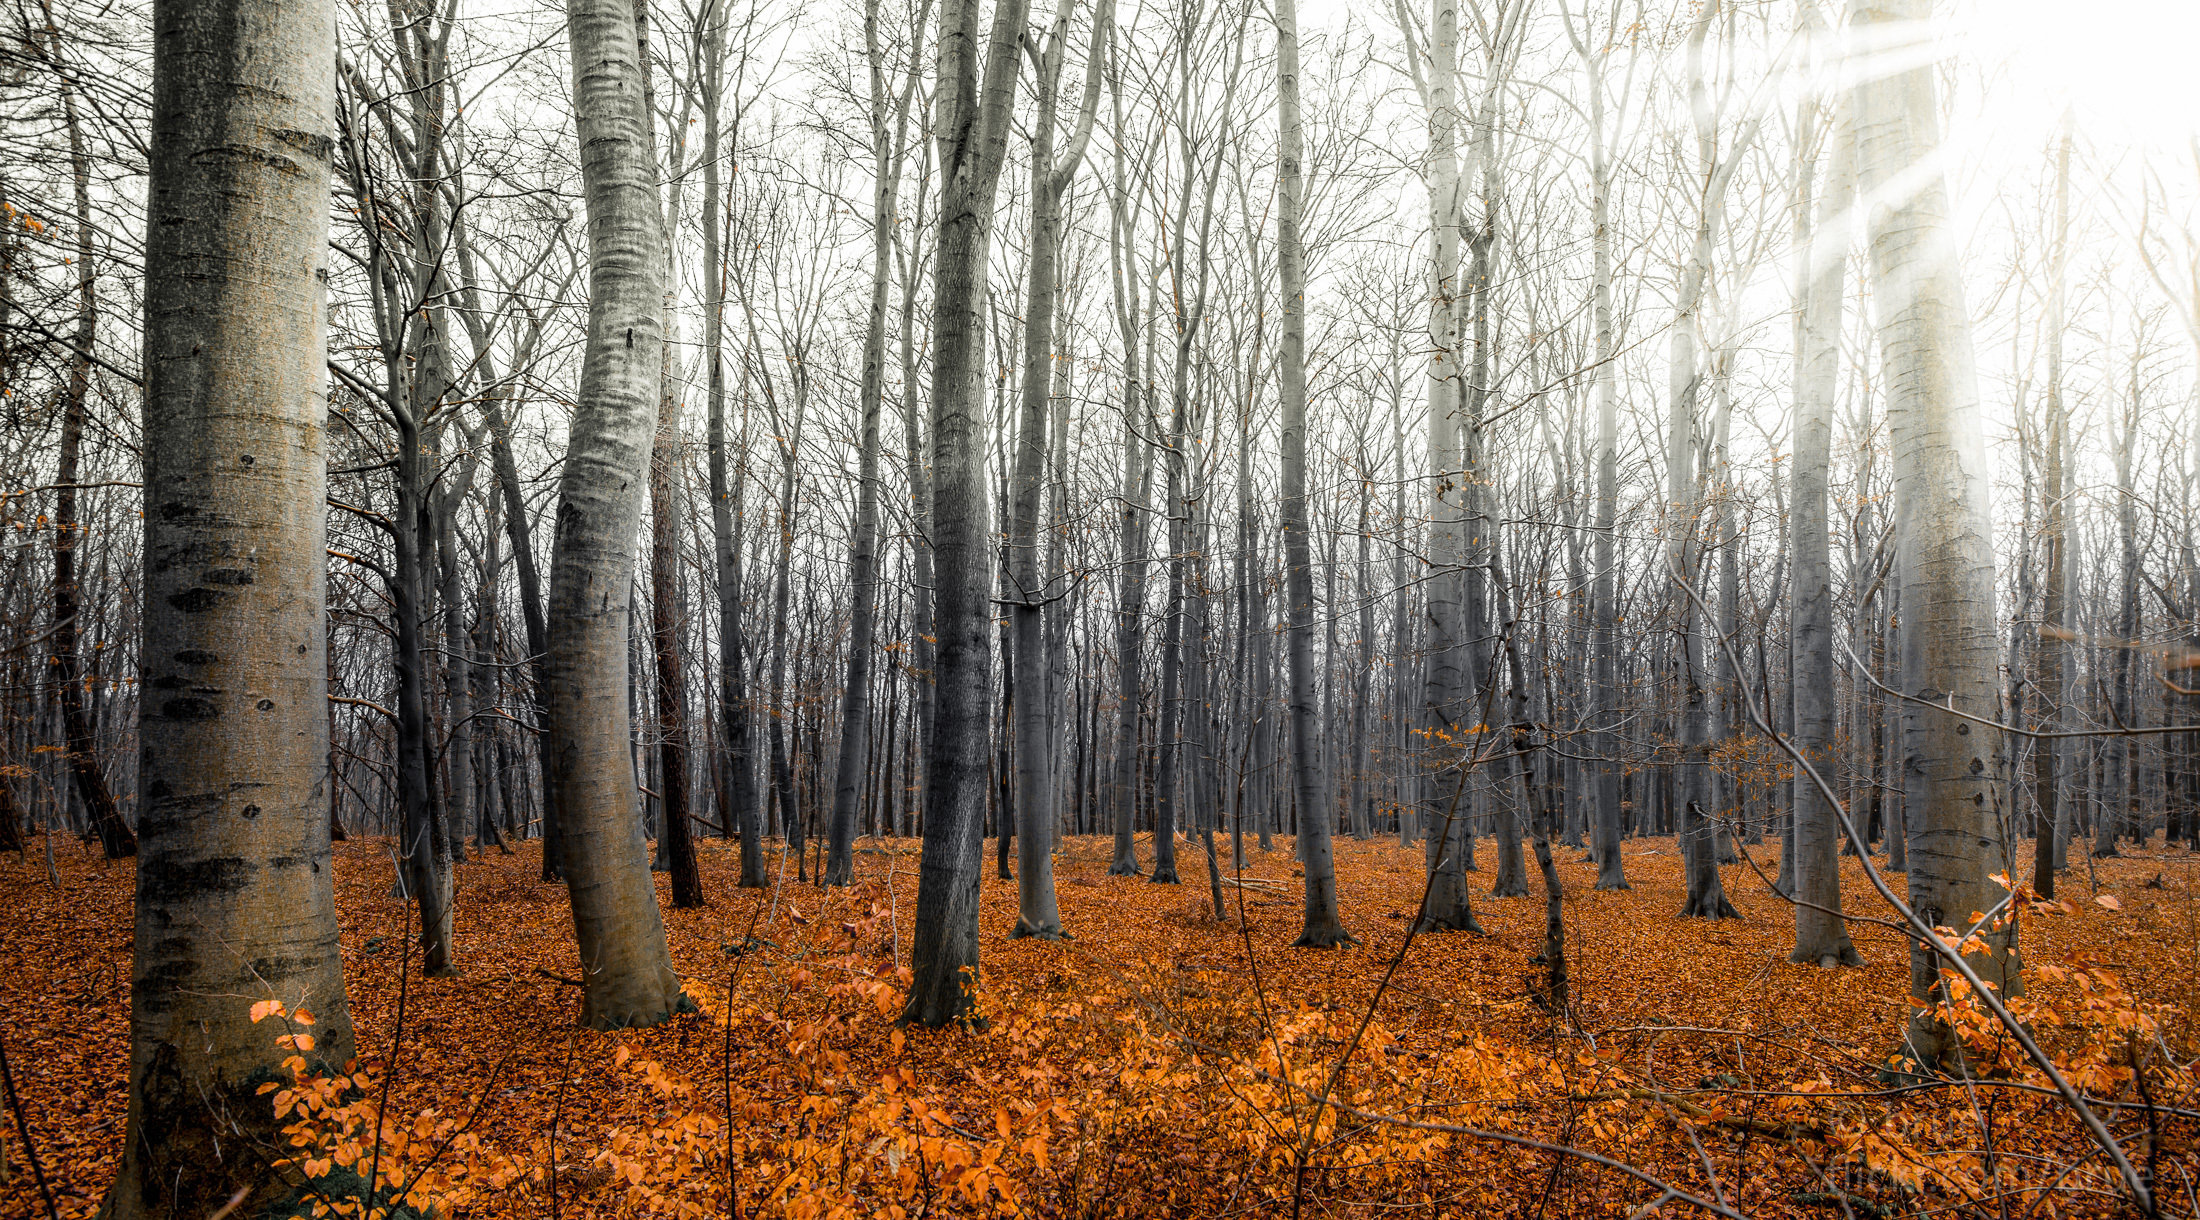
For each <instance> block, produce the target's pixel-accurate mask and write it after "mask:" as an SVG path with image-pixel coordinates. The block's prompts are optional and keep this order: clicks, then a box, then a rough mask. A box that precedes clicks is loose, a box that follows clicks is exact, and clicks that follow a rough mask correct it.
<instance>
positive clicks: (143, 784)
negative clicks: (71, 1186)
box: [101, 0, 352, 1220]
mask: <svg viewBox="0 0 2200 1220" xmlns="http://www.w3.org/2000/svg"><path fill="white" fill-rule="evenodd" d="M153 23H154V41H153V47H154V52H153V54H154V91H153V98H152V116H153V127H152V142H151V146H150V151H151V163H150V170H151V183H150V190H149V192H148V199H149V203H148V208H147V212H148V223H147V226H146V232H147V246H146V255H145V286H146V302H145V375H146V382H145V420H144V428H145V431H144V453H145V479H144V484H145V514H144V516H145V578H144V580H145V583H144V588H145V610H144V614H145V646H144V652H143V654H142V664H143V681H144V685H143V689H144V692H145V695H146V698H145V699H144V702H143V703H142V704H141V705H140V710H139V720H138V740H139V771H138V774H139V777H140V779H139V794H138V808H139V820H138V835H139V859H138V871H137V917H136V936H135V939H134V942H133V948H132V967H131V988H130V1114H129V1125H128V1127H127V1129H126V1133H125V1135H124V1138H123V1153H122V1165H121V1168H120V1169H119V1170H118V1171H117V1173H116V1176H115V1181H114V1184H113V1186H112V1187H110V1188H109V1190H108V1192H107V1197H106V1200H105V1202H104V1203H103V1204H102V1206H101V1214H102V1215H104V1216H109V1217H114V1218H115V1220H135V1218H137V1217H158V1218H163V1220H165V1218H168V1217H175V1218H177V1220H198V1218H199V1217H204V1216H207V1215H210V1214H212V1213H214V1212H215V1211H217V1210H218V1209H220V1208H222V1207H223V1206H224V1205H225V1204H230V1203H231V1196H232V1195H234V1194H235V1193H236V1192H238V1191H240V1190H242V1191H244V1192H245V1196H244V1197H245V1202H244V1204H243V1206H244V1207H245V1209H246V1212H247V1214H251V1215H259V1214H262V1213H263V1212H264V1211H273V1210H275V1209H278V1208H281V1207H283V1206H284V1205H285V1204H286V1203H287V1202H291V1201H294V1200H295V1199H296V1197H297V1196H296V1195H295V1194H294V1192H293V1189H292V1187H293V1185H294V1182H293V1181H292V1180H290V1179H288V1178H287V1175H284V1174H281V1173H278V1172H276V1171H275V1169H274V1167H273V1166H272V1165H271V1164H270V1163H269V1162H270V1161H271V1160H272V1159H273V1158H276V1157H280V1156H282V1155H284V1152H285V1151H287V1143H288V1141H287V1140H286V1139H284V1137H283V1136H282V1135H281V1134H280V1132H279V1131H278V1130H277V1127H278V1122H277V1120H276V1118H275V1115H274V1111H273V1110H272V1108H271V1107H270V1106H269V1105H268V1102H267V1099H266V1098H265V1097H263V1096H261V1095H260V1094H259V1091H258V1090H259V1086H260V1084H261V1082H263V1081H265V1080H268V1079H271V1078H278V1077H279V1076H280V1075H282V1074H283V1069H282V1067H281V1064H282V1062H283V1060H284V1059H285V1058H286V1057H288V1056H289V1055H291V1054H292V1053H293V1052H292V1051H291V1050H289V1049H287V1048H285V1047H282V1046H279V1045H277V1044H276V1041H275V1036H276V1032H277V1031H276V1030H274V1029H272V1028H270V1027H268V1026H262V1025H256V1024H255V1023H254V1022H253V1007H254V1004H255V1002H264V1001H269V1000H273V1001H280V1002H281V1003H283V1004H284V1005H286V1006H287V1008H288V1010H290V1011H292V1012H295V1011H296V1010H297V1009H305V1010H306V1011H308V1012H310V1013H311V1014H312V1021H313V1024H312V1026H311V1028H310V1031H308V1030H305V1029H298V1030H296V1032H300V1033H304V1032H310V1033H311V1035H312V1038H313V1042H312V1045H311V1049H310V1050H309V1051H307V1052H306V1053H308V1054H309V1055H311V1056H313V1058H314V1059H315V1060H317V1061H325V1062H327V1063H333V1064H342V1063H344V1062H345V1061H346V1060H348V1059H349V1058H350V1057H351V1052H352V1030H351V1016H350V1011H349V1009H348V1008H347V1006H346V1003H345V996H344V979H343V969H342V957H341V955H340V953H339V950H338V946H337V937H336V932H337V929H336V900H335V889H334V884H333V882H334V873H333V871H332V869H331V867H330V861H329V815H328V808H329V806H328V789H327V785H328V753H327V740H328V669H327V665H328V656H327V639H328V634H327V631H326V629H325V627H324V625H323V620H322V610H321V606H322V596H323V588H324V582H325V579H326V576H325V573H326V563H327V561H326V557H325V550H326V546H327V542H326V535H327V515H326V511H325V509H324V508H323V501H324V498H325V496H326V491H327V478H328V474H327V464H326V458H325V456H324V450H323V447H322V445H323V441H322V429H323V420H324V419H325V417H326V411H327V404H326V398H325V390H324V380H323V379H324V377H325V373H324V371H323V368H324V362H325V357H324V354H323V353H324V348H323V346H322V319H323V312H322V311H323V308H324V303H323V298H324V291H325V289H324V281H323V276H324V274H325V272H326V269H327V266H328V223H329V173H330V168H331V157H330V153H331V151H332V149H333V147H334V137H335V128H336V106H335V91H334V78H335V71H336V65H335V58H336V40H335V28H336V17H335V13H334V11H333V6H331V5H328V4H326V3H318V2H307V3H285V4H274V3H267V2H265V0H240V3H238V4H235V5H230V6H223V7H208V6H205V5H196V4H182V3H170V2H168V0H163V2H162V3H161V4H159V5H158V6H157V7H156V8H155V10H154V16H153ZM301 1045H302V1044H301Z"/></svg>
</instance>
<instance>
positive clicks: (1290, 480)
mask: <svg viewBox="0 0 2200 1220" xmlns="http://www.w3.org/2000/svg"><path fill="white" fill-rule="evenodd" d="M1275 19H1276V112H1277V123H1278V126H1279V127H1280V128H1281V132H1282V140H1281V146H1280V148H1279V150H1278V154H1279V155H1278V158H1277V171H1276V177H1277V184H1276V194H1277V207H1276V269H1277V271H1278V273H1279V274H1280V277H1281V280H1282V298H1283V343H1282V351H1281V353H1280V356H1281V358H1280V360H1279V361H1278V363H1277V369H1276V372H1277V378H1278V380H1279V381H1280V382H1281V389H1282V397H1283V548H1284V588H1285V596H1286V597H1287V598H1288V599H1289V602H1290V621H1291V628H1290V634H1289V651H1290V663H1291V771H1292V780H1293V786H1294V788H1295V790H1296V793H1297V796H1298V807H1299V836H1300V839H1301V841H1302V842H1303V844H1304V848H1303V850H1302V851H1301V853H1300V854H1301V855H1302V856H1303V857H1304V859H1305V863H1306V924H1305V927H1304V929H1303V930H1301V931H1300V933H1299V938H1298V939H1297V940H1296V941H1293V942H1292V943H1293V944H1294V945H1296V946H1302V947H1307V948H1315V949H1328V948H1334V947H1336V946H1338V945H1347V944H1358V943H1359V941H1358V939H1357V938H1356V937H1354V936H1353V935H1352V934H1351V933H1350V932H1347V931H1346V930H1345V927H1344V921H1343V919H1342V918H1341V917H1340V915H1339V914H1338V910H1337V868H1336V861H1335V858H1334V857H1333V855H1332V854H1331V848H1330V842H1329V817H1328V811H1327V810H1326V809H1325V808H1323V806H1322V804H1321V797H1320V791H1319V788H1320V780H1319V777H1318V775H1317V774H1316V771H1317V768H1318V766H1319V763H1318V760H1317V759H1316V757H1315V753H1316V750H1317V748H1318V747H1317V744H1316V743H1317V741H1318V740H1319V738H1320V728H1319V726H1317V725H1316V724H1315V723H1314V657H1313V652H1314V572H1313V554H1312V548H1311V547H1310V546H1309V542H1310V539H1309V538H1308V537H1307V533H1308V530H1309V527H1310V522H1309V520H1308V515H1307V507H1306V253H1305V249H1304V247H1302V246H1301V245H1300V241H1299V218H1300V213H1301V211H1302V209H1303V207H1304V200H1303V194H1304V190H1305V180H1304V177H1303V173H1302V170H1301V168H1300V167H1301V164H1302V162H1303V160H1304V158H1305V156H1306V136H1305V129H1304V127H1303V126H1302V124H1301V120H1300V118H1299V16H1298V0H1276V5H1275Z"/></svg>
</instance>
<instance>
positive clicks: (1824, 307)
mask: <svg viewBox="0 0 2200 1220" xmlns="http://www.w3.org/2000/svg"><path fill="white" fill-rule="evenodd" d="M1805 106H1806V112H1805V113H1806V121H1807V120H1808V118H1809V117H1810V116H1811V110H1812V108H1811V107H1810V104H1809V103H1806V104H1805ZM1847 134H1848V132H1847V126H1846V124H1843V123H1838V122H1837V123H1835V124H1834V128H1833V132H1832V137H1831V138H1832V143H1833V165H1832V168H1831V170H1830V171H1829V172H1828V174H1827V181H1826V193H1825V197H1824V199H1823V200H1821V201H1820V202H1819V204H1818V224H1817V227H1816V228H1815V229H1814V230H1813V231H1812V232H1811V233H1810V235H1809V236H1810V239H1809V240H1808V241H1804V242H1798V243H1797V251H1798V256H1799V258H1800V260H1801V262H1802V268H1801V270H1800V272H1799V274H1798V275H1797V276H1796V286H1797V288H1798V289H1799V290H1800V295H1801V297H1802V301H1801V305H1802V325H1801V327H1800V342H1799V344H1798V346H1797V350H1796V368H1795V461H1794V465H1795V502H1794V504H1793V506H1792V507H1791V508H1790V512H1791V513H1792V514H1793V515H1792V517H1791V518H1790V529H1791V530H1792V532H1793V534H1794V543H1793V547H1794V552H1795V585H1794V599H1795V600H1794V602H1793V603H1792V605H1791V606H1790V608H1789V612H1788V613H1789V620H1788V622H1789V632H1790V640H1789V649H1790V651H1789V654H1788V679H1789V686H1790V690H1791V694H1792V697H1793V701H1794V702H1793V706H1794V716H1795V727H1794V734H1793V735H1794V741H1795V748H1796V750H1797V751H1798V752H1799V753H1801V754H1802V755H1803V757H1804V758H1806V759H1808V760H1809V761H1810V763H1811V765H1812V766H1814V767H1816V768H1817V769H1818V771H1819V773H1820V774H1822V775H1825V776H1828V777H1831V776H1832V775H1834V774H1835V771H1834V762H1835V758H1834V753H1833V746H1834V719H1835V716H1834V698H1835V694H1834V692H1835V686H1834V665H1833V558H1832V555H1831V554H1830V550H1829V542H1828V536H1827V533H1826V494H1827V492H1826V477H1827V472H1828V470H1830V469H1831V467H1832V464H1833V401H1834V391H1835V386H1836V382H1837V381H1838V379H1839V377H1840V372H1841V303H1842V297H1843V290H1844V288H1845V287H1846V282H1845V278H1844V277H1845V275H1846V272H1847V265H1848V249H1849V221H1848V216H1849V205H1850V202H1851V200H1852V199H1853V196H1854V192H1853V189H1852V187H1853V183H1852V180H1851V177H1850V145H1849V142H1848V140H1847V138H1846V137H1847ZM1803 173H1804V177H1803V179H1802V183H1803V185H1802V187H1801V191H1802V194H1801V198H1800V200H1799V201H1798V210H1799V211H1800V210H1801V209H1803V208H1807V207H1809V206H1810V185H1809V177H1808V174H1809V166H1808V163H1807V162H1806V163H1805V166H1804V170H1803ZM1797 223H1798V224H1800V223H1802V222H1800V221H1798V222H1797ZM1792 819H1793V834H1792V838H1791V840H1790V841H1791V844H1792V848H1793V850H1792V851H1791V852H1789V853H1784V858H1792V859H1794V861H1795V868H1794V890H1793V897H1794V899H1795V949H1794V952H1792V953H1790V954H1789V955H1788V960H1789V961H1794V962H1815V963H1817V964H1819V965H1821V966H1837V965H1838V966H1860V965H1863V959H1862V958H1860V957H1858V956H1857V953H1856V946H1855V944H1854V943H1852V942H1851V941H1850V939H1849V930H1848V925H1847V923H1846V922H1845V921H1844V920H1843V919H1842V918H1841V826H1840V821H1839V818H1838V816H1837V815H1836V813H1835V811H1834V808H1833V806H1832V805H1830V804H1828V803H1827V801H1826V798H1825V796H1824V795H1823V794H1822V793H1820V792H1819V791H1818V786H1817V785H1816V784H1814V783H1811V782H1809V781H1808V780H1807V779H1804V778H1802V777H1800V776H1799V777H1797V782H1796V785H1795V809H1794V813H1793V815H1792ZM1859 850H1860V851H1861V850H1863V848H1862V845H1859Z"/></svg>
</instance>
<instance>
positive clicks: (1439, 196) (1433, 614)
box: [1398, 0, 1481, 932]
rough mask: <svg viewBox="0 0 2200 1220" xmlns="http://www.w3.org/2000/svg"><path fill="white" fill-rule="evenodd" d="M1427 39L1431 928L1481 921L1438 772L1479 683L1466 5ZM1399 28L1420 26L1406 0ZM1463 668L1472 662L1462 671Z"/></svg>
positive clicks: (1461, 750)
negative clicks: (1466, 265)
mask: <svg viewBox="0 0 2200 1220" xmlns="http://www.w3.org/2000/svg"><path fill="white" fill-rule="evenodd" d="M1434 9H1435V12H1434V15H1433V16H1434V19H1433V20H1432V21H1431V23H1430V29H1429V40H1428V73H1427V77H1426V80H1425V82H1424V80H1423V78H1422V74H1421V60H1420V57H1419V56H1415V57H1414V58H1413V59H1412V60H1411V61H1410V62H1411V64H1412V66H1413V69H1414V73H1413V75H1414V83H1415V84H1416V85H1420V86H1421V93H1422V95H1423V104H1424V108H1425V109H1426V110H1427V111H1428V124H1429V140H1428V146H1429V153H1428V157H1429V168H1428V173H1427V184H1428V195H1429V228H1430V241H1431V247H1432V248H1431V252H1430V253H1431V260H1430V261H1431V267H1430V279H1431V282H1432V287H1433V288H1434V291H1433V292H1432V293H1431V294H1430V297H1429V316H1428V338H1429V357H1428V362H1429V364H1428V421H1429V422H1428V428H1429V432H1428V465H1429V478H1430V480H1431V482H1432V486H1431V489H1430V495H1429V526H1428V566H1429V569H1430V571H1429V579H1428V630H1429V645H1428V660H1427V663H1426V665H1425V667H1424V673H1423V681H1422V688H1423V695H1422V724H1421V732H1422V733H1423V734H1425V735H1426V742H1427V753H1428V756H1429V758H1430V760H1431V765H1429V766H1428V767H1426V768H1425V774H1424V775H1423V776H1422V781H1421V799H1420V806H1421V809H1420V812H1421V819H1422V822H1423V824H1424V825H1425V826H1426V827H1427V837H1426V839H1425V840H1424V841H1423V866H1424V867H1425V869H1426V870H1427V873H1428V889H1429V892H1428V897H1427V900H1426V901H1425V902H1424V903H1423V915H1422V920H1421V926H1422V928H1423V929H1424V930H1426V931H1472V932H1479V931H1481V925H1480V924H1478V923H1477V922H1475V918H1474V907H1473V904H1472V902H1471V901H1470V900H1469V898H1468V895H1467V873H1466V865H1467V856H1468V853H1469V852H1470V851H1471V850H1472V849H1471V846H1470V844H1469V842H1468V834H1469V830H1468V826H1469V823H1468V822H1467V821H1466V820H1464V819H1461V818H1459V817H1457V816H1456V802H1451V803H1449V804H1447V803H1446V802H1445V801H1444V790H1445V785H1444V784H1443V783H1442V782H1441V780H1442V775H1443V770H1444V768H1443V767H1442V766H1440V765H1439V764H1441V763H1442V762H1444V761H1445V760H1447V759H1448V760H1449V762H1450V764H1451V768H1452V769H1455V770H1456V769H1459V768H1461V767H1463V766H1464V765H1465V763H1464V759H1465V755H1466V753H1467V750H1466V748H1465V747H1466V743H1467V742H1468V740H1469V734H1470V733H1471V731H1472V730H1473V728H1474V727H1475V726H1474V723H1473V722H1472V721H1471V720H1469V719H1467V715H1468V712H1467V709H1468V706H1469V702H1470V700H1469V696H1470V695H1471V694H1472V692H1473V686H1474V682H1473V676H1472V675H1473V661H1472V659H1471V658H1470V657H1469V656H1468V653H1467V642H1466V637H1467V626H1466V623H1465V621H1464V616H1465V614H1466V607H1465V606H1464V604H1463V601H1464V598H1465V596H1466V574H1465V572H1464V571H1463V570H1462V568H1461V565H1463V564H1464V563H1465V562H1466V553H1465V552H1466V539H1465V538H1464V536H1463V534H1464V530H1465V512H1464V509H1463V504H1464V501H1465V499H1466V495H1467V491H1466V487H1465V483H1466V473H1465V469H1464V466H1465V460H1466V454H1465V449H1464V446H1463V439H1464V438H1463V436H1462V426H1463V424H1464V421H1463V420H1462V419H1461V418H1460V415H1459V413H1460V409H1461V405H1462V398H1463V395H1462V393H1461V391H1462V388H1463V381H1464V377H1463V374H1462V372H1461V370H1460V367H1459V348H1460V343H1461V336H1460V333H1459V295H1460V291H1459V290H1460V284H1459V239H1460V227H1461V225H1462V223H1463V221H1464V219H1465V201H1464V200H1463V199H1462V198H1461V174H1460V169H1459V137H1458V132H1459V117H1460V116H1459V104H1458V90H1459V9H1458V5H1457V4H1456V3H1455V0H1435V4H1434ZM1398 26H1399V28H1400V29H1403V30H1409V31H1410V30H1411V29H1412V28H1413V24H1412V18H1411V17H1410V16H1409V15H1408V13H1407V12H1406V10H1405V8H1404V6H1403V3H1402V0H1401V3H1400V7H1399V10H1398ZM1462 671H1464V672H1462Z"/></svg>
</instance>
